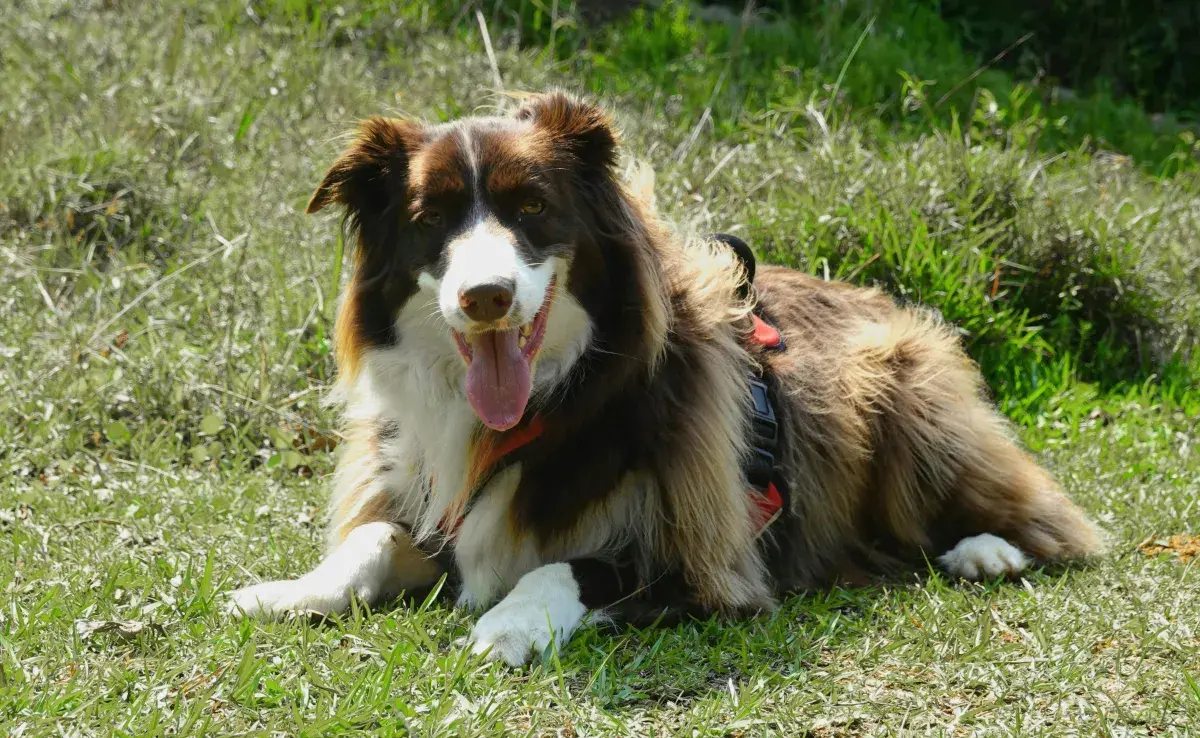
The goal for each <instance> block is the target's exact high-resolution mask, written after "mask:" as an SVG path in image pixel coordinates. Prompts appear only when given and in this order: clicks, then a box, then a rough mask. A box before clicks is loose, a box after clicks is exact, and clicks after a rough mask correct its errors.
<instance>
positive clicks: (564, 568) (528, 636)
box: [470, 563, 587, 666]
mask: <svg viewBox="0 0 1200 738" xmlns="http://www.w3.org/2000/svg"><path fill="white" fill-rule="evenodd" d="M586 614H587V608H586V607H584V605H583V603H582V602H580V601H579V585H578V584H576V582H575V577H574V575H573V574H572V573H571V566H570V564H562V563H559V564H548V565H546V566H542V567H540V568H537V569H534V570H533V571H531V572H529V573H528V574H526V575H525V576H523V577H521V580H520V581H519V582H517V586H516V587H513V590H512V591H511V592H509V593H508V596H507V597H505V598H504V599H503V600H501V601H500V603H499V604H498V605H496V606H495V607H493V608H492V609H491V610H488V611H487V612H486V613H484V614H483V616H482V617H480V618H479V622H477V623H476V624H475V628H474V629H473V630H472V631H471V639H470V640H471V652H472V653H475V654H480V655H482V654H486V655H487V657H488V658H489V659H490V660H492V661H497V660H502V661H504V663H506V664H508V665H509V666H520V665H522V664H524V663H525V662H526V661H528V660H529V653H530V651H535V652H537V653H539V654H540V653H542V652H543V651H545V650H546V647H547V646H549V645H550V644H551V642H553V641H554V640H555V639H557V640H558V642H559V643H560V644H562V643H566V641H567V639H569V638H570V637H571V634H572V633H574V632H575V628H577V627H578V626H579V623H580V622H581V621H582V620H583V617H584V615H586Z"/></svg>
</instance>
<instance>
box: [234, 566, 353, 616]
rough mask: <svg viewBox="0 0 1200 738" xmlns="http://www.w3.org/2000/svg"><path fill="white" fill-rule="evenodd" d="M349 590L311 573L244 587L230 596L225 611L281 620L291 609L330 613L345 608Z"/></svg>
mask: <svg viewBox="0 0 1200 738" xmlns="http://www.w3.org/2000/svg"><path fill="white" fill-rule="evenodd" d="M349 605H350V593H349V592H348V591H347V590H346V588H345V587H331V586H329V584H328V583H324V584H322V583H321V582H318V581H314V579H313V578H312V577H311V575H310V576H306V577H301V578H300V579H283V580H280V581H276V582H263V583H262V584H255V585H252V586H250V587H243V588H241V589H239V590H236V591H234V592H233V593H231V594H230V595H229V600H228V602H227V603H226V605H225V611H226V612H227V613H228V614H230V615H233V616H240V615H245V616H246V617H260V618H267V619H279V618H282V617H283V616H284V615H287V614H288V613H291V612H309V613H318V614H321V615H329V614H332V613H338V612H343V611H345V610H346V609H347V608H348V607H349Z"/></svg>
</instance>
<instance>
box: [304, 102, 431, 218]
mask: <svg viewBox="0 0 1200 738" xmlns="http://www.w3.org/2000/svg"><path fill="white" fill-rule="evenodd" d="M422 136H423V129H422V127H421V124H419V123H415V122H413V121H410V120H404V119H400V118H380V117H374V118H368V119H367V120H365V121H363V122H362V123H360V124H359V126H358V131H357V133H356V134H355V136H354V141H353V142H352V143H351V144H350V145H349V146H348V147H346V150H345V151H343V152H342V155H341V156H339V157H338V158H337V161H335V162H334V163H333V166H331V167H329V171H328V172H326V174H325V178H324V179H322V180H321V184H320V185H318V186H317V191H316V192H314V193H313V196H312V199H311V200H309V201H308V208H307V209H306V210H305V212H306V213H315V212H317V211H318V210H320V209H321V208H323V207H325V206H326V205H328V204H330V203H338V204H340V205H345V206H346V208H347V209H348V210H350V211H352V212H354V213H360V214H361V213H364V212H369V211H370V210H371V209H373V208H375V209H379V210H382V209H383V208H385V207H387V202H388V199H389V194H390V192H391V191H393V188H394V187H400V186H403V184H404V179H405V177H407V175H408V159H409V156H410V155H411V153H412V152H413V151H415V150H416V148H417V147H418V146H419V145H420V143H421V139H422Z"/></svg>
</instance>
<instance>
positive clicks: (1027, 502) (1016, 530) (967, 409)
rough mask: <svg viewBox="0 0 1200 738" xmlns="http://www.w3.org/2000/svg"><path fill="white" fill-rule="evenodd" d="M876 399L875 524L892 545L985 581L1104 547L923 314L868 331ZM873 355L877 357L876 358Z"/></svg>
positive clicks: (953, 345)
mask: <svg viewBox="0 0 1200 738" xmlns="http://www.w3.org/2000/svg"><path fill="white" fill-rule="evenodd" d="M866 335H867V336H868V337H869V338H871V339H873V340H872V341H871V342H869V343H868V342H866V341H865V340H864V341H863V342H862V343H863V345H864V347H865V348H864V350H863V357H864V361H863V362H862V363H861V365H862V366H863V367H864V370H863V373H862V374H861V375H859V376H858V377H857V378H856V379H857V385H856V386H860V387H866V388H870V389H872V390H873V392H872V393H866V392H860V394H861V395H862V396H866V397H870V398H872V399H873V403H872V405H871V407H872V409H873V416H872V417H873V419H874V429H873V448H872V450H873V455H872V469H873V475H874V476H873V488H874V489H875V491H876V493H877V495H878V497H876V498H875V500H876V502H877V503H878V504H877V505H875V507H873V508H872V513H871V516H872V518H873V519H874V520H876V521H878V523H881V524H882V526H883V527H884V530H885V532H886V534H887V536H888V537H890V538H891V539H893V540H895V541H897V542H898V543H900V544H901V546H902V547H904V548H908V549H910V550H911V549H914V548H918V549H921V550H922V551H924V552H926V553H927V554H932V556H933V557H936V558H937V560H938V562H939V563H940V564H941V565H942V566H943V567H944V568H945V569H946V570H947V571H949V572H950V573H951V574H953V575H955V576H961V577H964V578H968V579H980V578H987V577H994V576H1000V575H1012V574H1016V573H1018V572H1020V571H1021V570H1023V569H1024V568H1026V567H1027V566H1029V565H1030V564H1031V563H1033V562H1034V561H1042V562H1045V561H1054V560H1062V559H1070V558H1076V557H1080V556H1085V555H1087V554H1091V553H1095V552H1096V551H1098V550H1099V549H1100V548H1101V542H1100V535H1099V533H1098V531H1097V529H1096V528H1095V526H1094V525H1093V524H1092V523H1091V521H1090V520H1088V518H1087V516H1086V515H1085V514H1084V512H1083V510H1081V509H1080V508H1079V507H1078V506H1076V505H1075V504H1074V503H1073V502H1071V500H1070V499H1068V498H1067V496H1066V495H1065V494H1063V493H1062V491H1061V490H1060V489H1059V487H1058V485H1057V484H1056V483H1055V481H1054V479H1053V478H1052V477H1051V476H1050V475H1049V474H1048V473H1047V472H1046V471H1045V470H1043V469H1042V468H1041V467H1040V466H1038V464H1037V463H1036V462H1035V461H1034V460H1033V458H1032V457H1030V456H1029V455H1028V454H1026V453H1025V452H1024V451H1022V450H1021V449H1020V448H1018V446H1017V445H1016V442H1015V440H1014V439H1013V438H1012V433H1011V431H1010V429H1009V426H1008V422H1007V421H1006V420H1005V419H1004V418H1003V416H1001V415H1000V414H999V413H998V412H997V411H996V409H995V408H994V407H993V406H992V404H991V403H990V401H989V400H988V399H987V397H986V395H985V393H984V391H983V388H982V385H983V382H982V377H981V376H980V374H979V371H978V369H977V368H976V367H975V365H974V364H973V363H972V362H971V361H970V360H969V359H968V358H967V357H966V356H965V354H963V353H962V350H961V348H959V346H958V341H957V339H956V338H955V337H953V336H952V335H951V334H950V333H949V332H948V330H947V329H945V328H944V327H943V326H942V325H940V324H939V323H937V322H935V321H931V320H928V319H921V318H918V317H914V316H913V315H911V314H908V315H905V316H903V317H901V318H898V319H896V320H895V322H894V323H892V324H891V325H889V326H888V330H877V331H876V332H875V333H874V334H866ZM866 349H869V351H868V350H866Z"/></svg>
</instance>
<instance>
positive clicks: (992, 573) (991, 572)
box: [938, 533, 1030, 580]
mask: <svg viewBox="0 0 1200 738" xmlns="http://www.w3.org/2000/svg"><path fill="white" fill-rule="evenodd" d="M938 563H939V564H941V565H942V568H944V569H945V570H946V571H948V572H950V573H951V574H953V575H955V576H958V577H962V578H963V579H976V580H977V579H994V578H996V577H999V576H1011V575H1013V574H1019V573H1021V571H1023V570H1024V569H1025V568H1026V567H1027V566H1029V563H1030V560H1029V557H1028V556H1026V555H1025V554H1023V553H1021V549H1019V548H1017V547H1016V546H1014V545H1012V544H1011V543H1009V542H1008V541H1006V540H1004V539H1003V538H1000V537H999V536H994V535H992V534H991V533H984V534H983V535H978V536H971V537H970V538H964V539H962V540H961V541H959V542H958V544H957V545H956V546H955V547H954V548H952V549H950V550H949V551H947V552H946V553H944V554H942V555H941V556H939V557H938Z"/></svg>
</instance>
